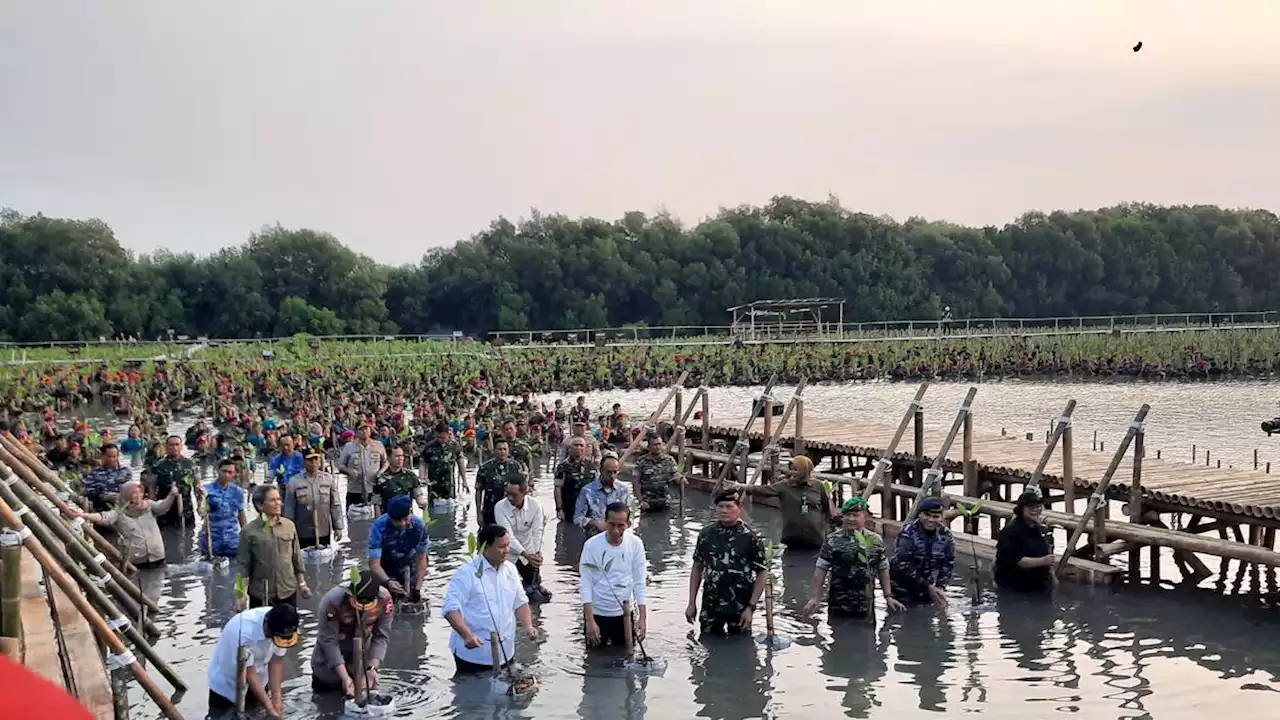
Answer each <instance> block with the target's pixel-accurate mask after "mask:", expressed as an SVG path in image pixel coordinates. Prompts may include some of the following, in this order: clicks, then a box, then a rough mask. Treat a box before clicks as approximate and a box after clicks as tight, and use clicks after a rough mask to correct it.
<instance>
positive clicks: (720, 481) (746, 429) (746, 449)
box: [704, 374, 778, 502]
mask: <svg viewBox="0 0 1280 720" xmlns="http://www.w3.org/2000/svg"><path fill="white" fill-rule="evenodd" d="M777 381H778V376H777V375H776V374H775V375H774V376H773V377H771V378H769V383H768V384H767V385H765V386H764V390H763V391H762V392H761V393H760V397H761V398H762V399H763V398H765V397H768V396H769V394H770V393H772V392H773V386H774V385H775V384H777ZM763 407H764V403H762V402H759V403H752V404H751V417H749V418H747V422H746V423H744V424H743V426H742V430H741V431H739V432H738V441H737V442H736V443H734V445H733V448H732V449H731V450H730V451H729V462H727V463H725V464H724V465H721V466H720V472H719V473H718V474H717V475H716V487H715V490H714V491H713V492H712V493H711V500H712V502H715V497H716V496H717V495H719V494H720V489H721V488H723V487H724V480H725V477H726V476H727V475H728V474H729V471H730V470H731V469H732V466H733V462H734V460H735V459H737V458H738V456H739V453H741V454H742V455H743V456H746V457H748V458H749V457H750V456H751V427H752V426H753V425H755V423H756V418H758V417H760V411H761V409H762V408H763ZM704 417H705V416H704ZM746 479H747V478H746V477H745V476H744V477H743V478H742V480H743V481H745V480H746Z"/></svg>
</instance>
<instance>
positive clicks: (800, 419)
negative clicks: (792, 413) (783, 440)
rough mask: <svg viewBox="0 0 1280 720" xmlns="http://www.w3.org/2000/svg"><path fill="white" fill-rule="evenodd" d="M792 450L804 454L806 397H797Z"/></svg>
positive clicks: (797, 453)
mask: <svg viewBox="0 0 1280 720" xmlns="http://www.w3.org/2000/svg"><path fill="white" fill-rule="evenodd" d="M791 452H792V453H793V454H795V455H803V454H804V453H805V447H804V398H796V431H795V432H794V433H792V437H791Z"/></svg>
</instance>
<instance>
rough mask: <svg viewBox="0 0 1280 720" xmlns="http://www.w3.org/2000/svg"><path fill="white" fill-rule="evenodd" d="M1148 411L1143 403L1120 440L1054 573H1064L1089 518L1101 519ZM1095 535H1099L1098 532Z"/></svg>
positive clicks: (1104, 538)
mask: <svg viewBox="0 0 1280 720" xmlns="http://www.w3.org/2000/svg"><path fill="white" fill-rule="evenodd" d="M1148 412H1151V406H1150V405H1146V404H1143V406H1142V407H1141V408H1139V409H1138V414H1137V415H1136V416H1134V418H1133V422H1131V423H1129V431H1128V432H1127V433H1125V436H1124V439H1123V440H1121V441H1120V447H1118V448H1116V452H1115V454H1114V455H1113V456H1112V457H1111V464H1110V465H1108V466H1107V471H1106V472H1105V473H1104V474H1103V476H1102V478H1101V479H1100V480H1099V481H1098V487H1097V489H1096V490H1094V491H1093V495H1091V496H1090V497H1089V506H1088V508H1087V509H1086V510H1085V512H1084V516H1083V517H1081V518H1080V524H1079V525H1077V526H1076V529H1075V530H1074V531H1072V533H1071V537H1070V538H1068V539H1067V546H1066V547H1064V548H1063V549H1062V554H1061V555H1059V556H1058V564H1057V565H1055V566H1054V568H1053V572H1054V574H1056V575H1061V574H1062V569H1063V568H1064V567H1066V566H1067V559H1068V558H1070V557H1071V552H1072V551H1073V550H1075V547H1076V542H1078V541H1079V540H1080V536H1081V535H1082V534H1084V531H1085V530H1087V529H1088V528H1089V520H1090V519H1091V518H1092V519H1093V520H1094V524H1095V525H1097V524H1098V522H1097V521H1098V520H1100V519H1101V518H1100V517H1099V516H1098V514H1099V513H1101V512H1102V511H1101V509H1100V507H1099V506H1101V505H1102V503H1103V502H1104V501H1105V500H1106V499H1107V487H1108V486H1109V485H1111V478H1112V477H1114V476H1115V474H1116V470H1117V469H1118V468H1119V467H1120V461H1121V460H1123V459H1124V454H1125V452H1127V451H1128V450H1129V443H1131V442H1133V437H1134V435H1136V434H1137V433H1138V431H1139V430H1140V429H1142V428H1143V423H1144V422H1146V419H1147V413H1148ZM1101 534H1102V535H1103V537H1102V541H1103V542H1105V541H1106V536H1105V531H1103V532H1102V533H1101ZM1094 537H1095V538H1096V537H1097V534H1096V533H1095V535H1094ZM1097 544H1101V543H1097Z"/></svg>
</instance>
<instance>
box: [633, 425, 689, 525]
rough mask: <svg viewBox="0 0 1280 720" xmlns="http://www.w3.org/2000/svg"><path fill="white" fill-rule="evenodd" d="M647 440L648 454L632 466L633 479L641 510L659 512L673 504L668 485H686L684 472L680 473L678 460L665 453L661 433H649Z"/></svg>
mask: <svg viewBox="0 0 1280 720" xmlns="http://www.w3.org/2000/svg"><path fill="white" fill-rule="evenodd" d="M648 440H649V452H648V454H646V455H641V456H640V457H639V458H637V459H636V462H635V464H634V465H632V469H631V471H632V473H633V474H632V476H631V477H632V480H631V482H632V487H633V489H634V493H635V496H636V497H637V498H639V499H640V509H641V510H642V511H644V512H659V511H662V510H666V509H667V505H668V503H670V499H671V496H670V494H669V493H668V488H670V487H671V486H672V485H684V475H682V474H681V473H680V468H679V467H678V466H677V465H676V459H675V458H673V457H671V456H670V455H668V454H667V453H666V451H665V448H664V447H663V443H662V436H661V435H659V434H657V433H650V434H649V437H648Z"/></svg>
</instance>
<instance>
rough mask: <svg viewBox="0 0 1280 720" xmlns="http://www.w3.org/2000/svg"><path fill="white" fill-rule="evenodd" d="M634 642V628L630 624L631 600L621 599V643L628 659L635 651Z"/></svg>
mask: <svg viewBox="0 0 1280 720" xmlns="http://www.w3.org/2000/svg"><path fill="white" fill-rule="evenodd" d="M635 642H636V636H635V628H634V627H632V625H631V601H630V600H624V601H622V645H623V649H624V650H625V651H626V653H627V658H628V659H630V658H631V656H632V654H633V653H634V652H635V650H634V649H633V648H634V647H635Z"/></svg>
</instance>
